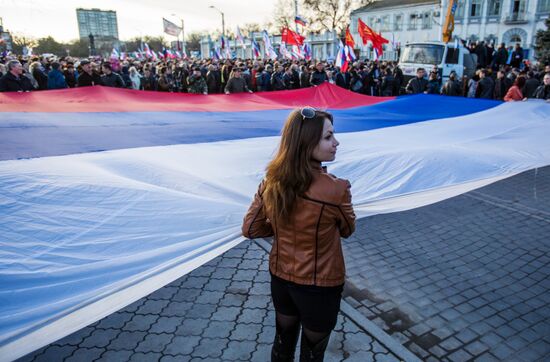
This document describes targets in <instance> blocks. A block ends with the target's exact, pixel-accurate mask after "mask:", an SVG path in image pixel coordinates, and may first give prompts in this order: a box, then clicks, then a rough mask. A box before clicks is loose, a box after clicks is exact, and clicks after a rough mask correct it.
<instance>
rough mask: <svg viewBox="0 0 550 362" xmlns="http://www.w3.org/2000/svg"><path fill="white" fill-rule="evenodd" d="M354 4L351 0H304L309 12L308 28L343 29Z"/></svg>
mask: <svg viewBox="0 0 550 362" xmlns="http://www.w3.org/2000/svg"><path fill="white" fill-rule="evenodd" d="M352 5H354V1H353V0H304V7H305V9H306V11H307V13H308V14H309V16H310V18H309V21H310V28H311V29H312V30H314V31H322V30H337V31H338V32H339V33H340V32H342V30H345V29H346V27H347V26H348V23H349V16H350V12H351V9H352Z"/></svg>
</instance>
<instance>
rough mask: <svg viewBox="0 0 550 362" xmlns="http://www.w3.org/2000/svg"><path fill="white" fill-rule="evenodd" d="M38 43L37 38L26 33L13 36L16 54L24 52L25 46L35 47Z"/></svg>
mask: <svg viewBox="0 0 550 362" xmlns="http://www.w3.org/2000/svg"><path fill="white" fill-rule="evenodd" d="M37 45H38V42H37V41H36V39H35V38H32V37H30V36H26V35H14V36H13V38H12V51H13V53H14V54H23V48H24V47H27V48H34V47H35V46H37Z"/></svg>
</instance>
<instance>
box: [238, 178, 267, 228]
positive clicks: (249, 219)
mask: <svg viewBox="0 0 550 362" xmlns="http://www.w3.org/2000/svg"><path fill="white" fill-rule="evenodd" d="M263 186H264V182H263V181H262V183H261V184H260V186H259V187H258V191H257V192H256V194H255V195H254V200H252V204H251V205H250V207H249V208H248V212H247V213H246V215H245V216H244V220H243V226H242V233H243V236H244V237H246V238H249V239H255V238H266V237H269V236H273V228H272V226H271V223H270V222H269V219H268V218H267V217H266V215H265V209H264V202H263V200H262V192H263Z"/></svg>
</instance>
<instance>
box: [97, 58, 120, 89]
mask: <svg viewBox="0 0 550 362" xmlns="http://www.w3.org/2000/svg"><path fill="white" fill-rule="evenodd" d="M101 70H102V71H103V75H102V76H101V83H102V84H103V85H104V86H106V87H114V88H126V84H125V83H124V80H123V79H122V77H121V76H120V74H118V73H115V72H113V69H112V67H111V63H103V64H102V65H101Z"/></svg>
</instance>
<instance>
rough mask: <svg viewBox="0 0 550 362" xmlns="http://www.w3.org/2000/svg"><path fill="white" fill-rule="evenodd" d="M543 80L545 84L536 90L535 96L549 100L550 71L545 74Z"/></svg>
mask: <svg viewBox="0 0 550 362" xmlns="http://www.w3.org/2000/svg"><path fill="white" fill-rule="evenodd" d="M542 82H543V84H542V85H540V86H539V87H538V88H537V89H536V90H535V94H534V98H536V99H544V100H546V101H548V100H550V73H546V74H545V75H544V77H543V78H542Z"/></svg>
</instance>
